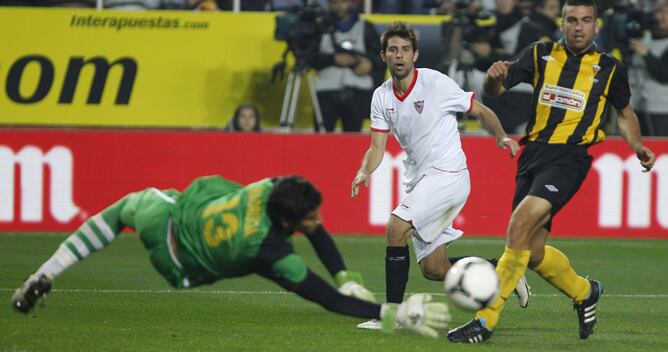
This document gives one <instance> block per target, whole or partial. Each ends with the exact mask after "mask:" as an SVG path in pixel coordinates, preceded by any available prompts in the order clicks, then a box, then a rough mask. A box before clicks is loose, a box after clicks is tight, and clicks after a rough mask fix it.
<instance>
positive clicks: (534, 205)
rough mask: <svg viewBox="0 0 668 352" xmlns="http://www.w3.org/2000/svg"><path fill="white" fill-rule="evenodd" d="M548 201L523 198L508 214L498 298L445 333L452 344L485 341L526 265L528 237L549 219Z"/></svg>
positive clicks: (529, 241)
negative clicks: (469, 318)
mask: <svg viewBox="0 0 668 352" xmlns="http://www.w3.org/2000/svg"><path fill="white" fill-rule="evenodd" d="M550 209H551V204H550V202H548V201H546V200H545V199H542V198H539V197H534V196H527V197H525V198H524V200H522V202H520V204H519V205H518V206H517V208H515V210H514V211H513V214H512V215H511V219H510V224H509V226H508V236H507V242H506V248H505V250H504V252H503V255H502V256H501V258H500V259H499V263H498V264H497V266H496V273H497V275H498V276H499V298H497V299H496V301H495V302H494V303H492V304H491V305H490V306H489V307H487V308H485V309H483V310H480V311H478V312H477V313H476V318H475V319H473V320H471V321H470V322H468V323H466V324H464V325H462V326H460V327H458V328H455V329H453V330H451V331H450V332H448V340H450V341H452V342H464V343H477V342H481V341H484V340H487V339H489V338H490V337H491V336H492V332H493V331H494V328H495V327H496V325H497V323H498V320H499V316H500V315H501V311H502V310H503V307H504V305H505V302H506V300H507V299H508V297H509V296H510V294H511V292H513V290H514V289H515V287H516V286H517V283H518V282H519V280H520V279H521V278H522V277H523V276H524V272H525V271H526V268H527V266H528V264H529V258H530V255H531V252H530V251H529V247H530V243H531V236H532V235H533V233H534V232H535V231H536V229H538V228H539V227H542V226H543V225H544V224H545V223H547V221H548V220H549V218H550Z"/></svg>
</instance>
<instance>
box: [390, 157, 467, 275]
mask: <svg viewBox="0 0 668 352" xmlns="http://www.w3.org/2000/svg"><path fill="white" fill-rule="evenodd" d="M470 192H471V181H470V179H469V172H468V170H463V171H459V172H445V171H436V172H433V173H429V174H427V175H424V176H423V177H422V178H421V179H420V180H419V181H418V183H417V184H416V185H415V187H413V189H411V190H410V192H408V193H406V196H405V197H404V200H403V201H402V202H401V204H399V206H397V207H396V208H395V209H394V210H393V211H392V214H393V215H395V216H398V217H399V218H400V219H402V220H404V221H407V222H409V223H411V224H412V225H413V227H414V228H415V233H414V235H413V249H414V251H415V256H416V257H417V259H418V262H419V261H421V260H422V259H424V257H426V256H427V255H429V254H430V253H431V252H433V251H434V250H435V249H436V248H437V247H439V246H440V245H442V244H448V243H450V242H452V241H454V240H456V239H458V238H459V237H461V236H462V235H463V234H464V233H463V232H462V231H460V230H457V229H454V228H453V227H452V222H453V221H454V220H455V218H456V217H457V215H458V214H459V212H460V211H461V210H462V208H464V204H465V203H466V199H468V196H469V193H470Z"/></svg>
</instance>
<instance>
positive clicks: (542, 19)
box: [529, 0, 561, 41]
mask: <svg viewBox="0 0 668 352" xmlns="http://www.w3.org/2000/svg"><path fill="white" fill-rule="evenodd" d="M560 16H561V1H560V0H538V2H537V4H536V10H535V11H534V12H533V13H532V14H531V15H530V16H529V19H530V20H531V22H533V24H534V25H535V26H536V29H537V30H538V32H539V34H538V38H539V40H543V41H545V40H551V41H557V40H558V39H559V37H560V36H561V35H560V31H559V25H558V24H557V21H558V20H559V17H560Z"/></svg>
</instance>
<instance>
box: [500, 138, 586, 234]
mask: <svg viewBox="0 0 668 352" xmlns="http://www.w3.org/2000/svg"><path fill="white" fill-rule="evenodd" d="M591 161H592V157H591V155H589V154H587V149H586V148H585V147H581V146H575V145H565V144H545V143H534V142H529V143H527V144H526V146H525V147H524V151H522V155H520V158H519V160H518V161H517V176H516V178H515V197H514V198H513V210H515V207H517V205H518V204H520V202H521V201H522V200H523V199H524V197H526V196H527V195H532V196H536V197H540V198H543V199H546V200H547V201H549V202H550V203H551V204H552V211H551V214H552V217H554V215H555V214H557V212H559V210H561V208H563V207H564V205H566V203H568V201H569V200H570V199H571V198H573V196H574V195H575V192H577V191H578V189H580V186H581V185H582V182H583V181H584V180H585V178H586V177H587V173H588V172H589V168H590V167H591ZM545 227H546V228H547V229H548V230H550V229H551V227H552V219H550V221H548V223H547V224H546V225H545Z"/></svg>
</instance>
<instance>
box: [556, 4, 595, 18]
mask: <svg viewBox="0 0 668 352" xmlns="http://www.w3.org/2000/svg"><path fill="white" fill-rule="evenodd" d="M566 6H590V7H593V8H594V18H598V6H596V1H595V0H566V2H565V3H564V6H563V7H562V8H561V17H566Z"/></svg>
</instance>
